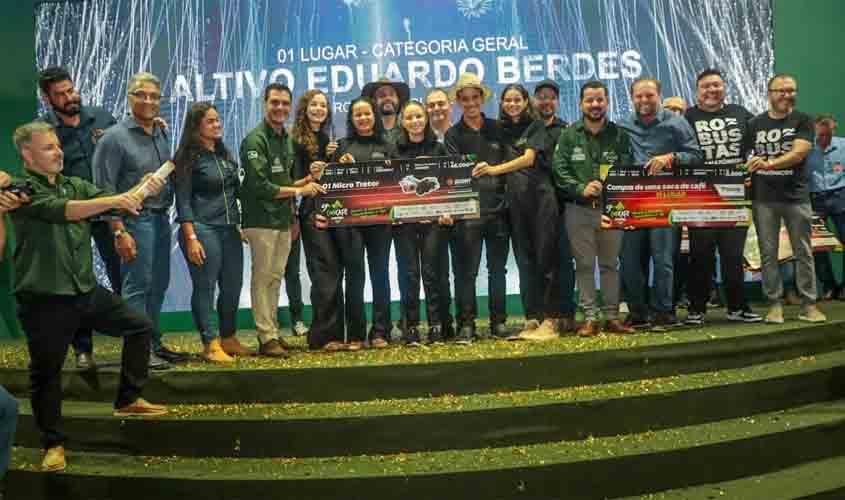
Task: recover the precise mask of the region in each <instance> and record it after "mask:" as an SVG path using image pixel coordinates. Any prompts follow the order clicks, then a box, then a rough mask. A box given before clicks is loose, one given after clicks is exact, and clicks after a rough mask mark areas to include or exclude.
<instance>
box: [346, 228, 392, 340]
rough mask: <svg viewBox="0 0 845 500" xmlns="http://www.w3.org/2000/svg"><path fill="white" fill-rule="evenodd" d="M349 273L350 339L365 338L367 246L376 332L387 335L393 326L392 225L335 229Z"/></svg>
mask: <svg viewBox="0 0 845 500" xmlns="http://www.w3.org/2000/svg"><path fill="white" fill-rule="evenodd" d="M333 231H335V237H336V238H337V243H338V247H339V250H340V259H341V263H342V264H343V270H344V273H345V275H346V326H347V332H348V334H349V335H348V336H349V340H356V341H364V340H365V339H366V326H367V321H366V317H365V315H364V283H365V279H366V271H365V270H364V250H366V256H367V267H368V268H369V271H370V284H371V286H372V291H373V336H380V337H383V338H387V337H388V335H389V333H390V330H391V324H390V275H389V272H388V266H389V262H390V243H391V227H390V226H386V225H377V226H351V227H339V228H336V229H334V230H333Z"/></svg>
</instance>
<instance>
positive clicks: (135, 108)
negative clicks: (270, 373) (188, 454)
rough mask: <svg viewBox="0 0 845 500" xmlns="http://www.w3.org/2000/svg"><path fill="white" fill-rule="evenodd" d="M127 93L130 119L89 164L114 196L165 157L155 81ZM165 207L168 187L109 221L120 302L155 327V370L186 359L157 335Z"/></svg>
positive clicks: (145, 80)
mask: <svg viewBox="0 0 845 500" xmlns="http://www.w3.org/2000/svg"><path fill="white" fill-rule="evenodd" d="M127 91H128V99H129V108H130V111H131V114H130V116H127V117H126V118H124V119H123V120H122V121H120V122H119V123H117V124H116V125H115V126H113V127H112V128H110V129H108V130H107V131H106V133H105V134H103V136H102V138H101V139H100V141H99V144H98V146H97V149H96V151H95V152H94V160H93V163H92V170H93V174H94V182H95V183H96V184H97V185H98V186H100V187H102V188H105V189H109V190H111V191H113V192H116V193H122V192H125V191H127V190H128V189H129V188H131V187H132V186H135V185H137V184H138V183H139V182H140V181H141V179H142V178H143V177H144V175H146V174H149V173H153V172H155V171H156V170H157V169H158V168H159V167H160V166H161V165H162V164H163V163H164V162H166V161H168V160H170V158H171V155H170V145H169V141H168V140H167V136H166V134H165V132H164V131H163V130H162V129H161V127H160V126H158V124H157V122H156V118H157V117H158V114H159V109H160V108H161V82H160V81H159V79H158V78H157V77H156V76H155V75H152V74H150V73H138V74H136V75H134V76H132V78H130V79H129V85H128V88H127ZM171 205H173V188H172V186H171V185H170V184H167V185H165V187H164V189H162V191H161V192H160V193H159V194H158V195H156V196H151V197H148V198H146V199H145V200H144V209H143V210H142V211H141V212H140V214H139V215H138V216H137V217H126V218H124V217H114V218H113V219H112V220H110V221H109V225H110V226H111V230H112V234H113V236H114V243H115V248H116V249H117V253H118V255H120V259H121V270H120V273H121V276H122V279H123V286H122V295H123V298H124V299H126V302H128V303H129V305H130V306H131V307H133V308H134V309H135V310H136V311H138V312H141V313H145V314H146V315H147V316H148V317H149V318H150V320H152V322H153V324H154V325H155V326H156V329H155V331H156V333H155V334H154V336H153V338H152V339H151V343H150V348H151V353H150V368H158V367H161V366H162V365H163V363H162V360H164V361H169V362H181V361H185V360H186V359H187V355H186V354H185V353H181V352H175V351H172V350H170V349H168V348H167V347H166V346H165V345H164V344H163V343H162V339H161V333H160V330H159V326H160V324H159V317H160V315H161V306H162V304H163V303H164V294H165V292H166V291H167V286H168V284H169V283H170V248H171V244H172V242H171V226H170V207H171Z"/></svg>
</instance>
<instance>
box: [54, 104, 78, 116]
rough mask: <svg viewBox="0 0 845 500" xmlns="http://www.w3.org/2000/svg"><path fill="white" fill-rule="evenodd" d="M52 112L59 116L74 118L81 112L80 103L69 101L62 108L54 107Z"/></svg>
mask: <svg viewBox="0 0 845 500" xmlns="http://www.w3.org/2000/svg"><path fill="white" fill-rule="evenodd" d="M53 110H54V111H55V112H57V113H59V114H61V115H65V116H76V115H78V114H79V113H80V111H81V110H82V101H71V102H68V103H67V104H65V105H64V107H58V106H54V107H53Z"/></svg>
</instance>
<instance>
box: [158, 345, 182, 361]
mask: <svg viewBox="0 0 845 500" xmlns="http://www.w3.org/2000/svg"><path fill="white" fill-rule="evenodd" d="M153 354H155V355H156V356H158V357H159V358H161V359H163V360H165V361H169V362H171V363H184V362H186V361H188V360H189V359H191V355H190V354H188V353H187V352H178V351H171V350H170V349H168V348H167V347H164V346H161V347H159V348H157V349H155V350H153Z"/></svg>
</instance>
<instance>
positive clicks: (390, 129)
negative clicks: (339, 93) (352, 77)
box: [361, 78, 411, 144]
mask: <svg viewBox="0 0 845 500" xmlns="http://www.w3.org/2000/svg"><path fill="white" fill-rule="evenodd" d="M361 96H362V97H367V98H369V99H370V100H371V101H372V102H373V104H375V106H376V108H377V109H378V111H379V113H381V123H382V124H383V125H384V137H385V139H387V142H389V143H391V144H396V141H397V140H398V139H399V128H400V127H399V120H398V118H399V110H401V109H402V106H403V105H404V104H405V103H406V102H408V99H410V98H411V89H410V88H409V87H408V84H407V83H405V82H391V81H390V80H388V79H386V78H382V79H381V80H379V81H377V82H370V83H368V84H366V85H364V88H363V90H361Z"/></svg>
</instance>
